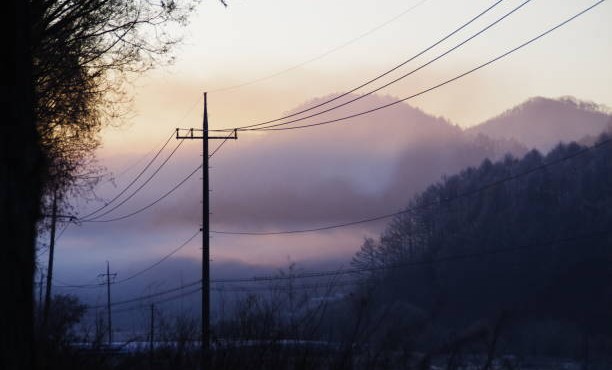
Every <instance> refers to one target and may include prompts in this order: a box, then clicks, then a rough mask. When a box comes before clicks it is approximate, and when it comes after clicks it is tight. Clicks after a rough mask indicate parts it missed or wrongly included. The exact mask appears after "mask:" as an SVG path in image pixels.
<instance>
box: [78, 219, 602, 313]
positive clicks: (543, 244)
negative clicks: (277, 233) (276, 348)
mask: <svg viewBox="0 0 612 370" xmlns="http://www.w3.org/2000/svg"><path fill="white" fill-rule="evenodd" d="M610 234H612V230H603V231H594V232H590V233H583V234H579V235H574V236H569V237H564V238H555V239H549V240H547V241H538V242H531V243H525V244H521V245H518V246H512V247H507V248H497V249H487V250H483V251H479V252H472V253H461V254H454V255H450V256H445V257H439V258H435V259H431V260H420V261H408V262H404V263H396V264H393V265H385V266H373V267H364V268H352V269H338V270H327V271H312V272H306V273H301V274H294V275H275V276H254V277H249V278H234V279H213V280H211V281H210V282H211V283H214V284H236V283H262V282H270V281H286V280H299V279H311V278H321V277H330V276H341V275H352V274H359V273H363V272H375V271H385V270H394V269H398V268H406V267H414V266H425V265H433V264H437V263H442V262H452V261H459V260H464V259H470V258H476V257H484V256H488V255H497V254H503V253H510V252H518V251H522V250H528V249H535V248H542V247H550V246H554V245H557V244H562V243H569V242H575V241H581V240H587V239H594V238H597V237H604V236H608V235H610ZM201 282H202V280H201V279H200V280H197V281H193V282H190V283H188V284H185V285H181V286H179V287H176V288H172V289H167V290H163V291H159V292H156V293H152V294H147V295H144V296H140V297H135V298H131V299H126V300H123V301H116V302H112V303H111V306H112V307H114V306H120V305H125V304H129V303H134V302H140V301H144V300H149V299H152V298H158V297H163V296H165V295H167V294H170V293H175V292H179V291H182V290H185V289H188V288H191V287H194V286H197V285H199V284H201ZM273 288H274V287H271V289H273ZM200 290H201V286H199V287H198V288H197V290H193V291H192V292H190V293H188V294H193V293H195V292H197V291H200ZM180 297H181V296H177V297H175V298H174V299H178V298H180ZM166 298H168V297H166ZM166 298H164V299H166ZM169 300H171V299H169ZM105 307H106V305H96V306H87V307H86V310H88V311H89V310H95V309H100V308H105Z"/></svg>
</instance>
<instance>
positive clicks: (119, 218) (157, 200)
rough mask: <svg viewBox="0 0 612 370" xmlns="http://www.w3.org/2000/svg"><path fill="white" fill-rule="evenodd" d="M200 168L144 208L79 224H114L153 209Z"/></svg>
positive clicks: (198, 167)
mask: <svg viewBox="0 0 612 370" xmlns="http://www.w3.org/2000/svg"><path fill="white" fill-rule="evenodd" d="M200 168H202V165H199V166H197V167H196V168H195V169H194V170H193V171H191V173H189V175H187V176H186V177H185V178H183V179H182V180H181V181H180V182H179V183H178V184H176V185H175V186H174V187H173V188H172V189H170V190H168V191H167V192H166V193H164V194H163V195H162V196H160V197H159V198H157V199H156V200H154V201H153V202H151V203H149V204H147V205H146V206H144V207H142V208H140V209H138V210H136V211H134V212H131V213H128V214H126V215H123V216H120V217H115V218H111V219H107V220H80V222H114V221H120V220H125V219H126V218H128V217H132V216H135V215H137V214H139V213H141V212H144V211H146V210H147V209H149V208H151V207H153V206H154V205H156V204H157V203H159V202H161V201H162V200H163V199H164V198H166V197H168V196H169V195H170V194H172V193H173V192H174V191H176V190H177V189H178V188H180V187H181V186H182V185H183V184H184V183H185V182H187V180H189V179H190V178H191V176H193V175H195V173H196V172H198V170H199V169H200Z"/></svg>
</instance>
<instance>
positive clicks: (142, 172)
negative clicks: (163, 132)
mask: <svg viewBox="0 0 612 370" xmlns="http://www.w3.org/2000/svg"><path fill="white" fill-rule="evenodd" d="M173 137H174V133H173V134H172V135H170V137H169V138H168V140H166V142H165V143H164V145H162V147H161V148H160V149H159V150H158V151H157V153H155V155H154V156H153V158H151V160H149V162H148V163H147V165H146V166H145V167H144V168H143V169H142V170H141V171H140V173H138V175H137V176H136V177H135V178H134V179H133V180H132V181H131V182H130V183H129V184H128V185H127V186H126V187H125V188H124V189H123V190H122V191H121V192H119V194H117V195H116V196H115V197H114V198H113V199H111V200H110V201H108V202H106V203H105V204H104V206H102V207H100V208H98V209H96V210H95V211H93V212H90V213H88V214H86V215H85V216H82V217H81V218H82V219H87V218H89V217H91V216H92V215H94V214H96V213H98V212H100V211H101V210H103V209H104V208H106V207H108V206H109V205H110V204H111V203H113V202H114V201H116V200H117V199H118V198H119V197H120V196H122V195H123V194H124V193H125V192H126V191H127V190H128V189H129V188H130V187H131V186H132V185H134V183H135V182H136V181H138V179H140V177H142V175H144V173H145V172H146V171H147V170H148V169H149V167H150V166H151V165H152V164H153V162H154V161H155V160H156V159H157V157H158V156H159V155H160V154H161V153H162V151H163V150H164V149H165V148H166V146H167V145H168V143H169V142H170V140H172V138H173Z"/></svg>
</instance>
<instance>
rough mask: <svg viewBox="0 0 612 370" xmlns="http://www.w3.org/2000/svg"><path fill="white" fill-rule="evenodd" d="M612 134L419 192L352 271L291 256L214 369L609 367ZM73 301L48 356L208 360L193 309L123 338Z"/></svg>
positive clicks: (55, 363)
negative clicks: (317, 268)
mask: <svg viewBox="0 0 612 370" xmlns="http://www.w3.org/2000/svg"><path fill="white" fill-rule="evenodd" d="M609 140H610V138H609V137H607V136H602V137H600V138H599V139H598V141H597V143H598V144H596V145H595V146H593V147H590V148H588V147H585V146H581V145H578V144H569V145H559V146H558V147H557V148H555V149H554V150H553V151H551V152H550V153H549V154H548V155H546V156H543V155H541V154H540V153H538V152H536V151H533V152H530V153H528V154H527V155H526V156H525V157H524V158H522V159H520V160H519V159H516V158H512V157H507V158H505V159H504V160H502V161H499V162H496V163H492V162H490V161H488V160H486V161H484V162H483V163H482V164H481V165H480V166H479V167H478V168H468V169H466V170H464V171H462V172H461V173H459V174H457V175H454V176H450V177H445V178H444V179H443V180H442V181H440V182H439V183H437V184H434V185H432V186H430V187H429V188H428V189H426V190H425V191H424V192H422V193H421V194H419V195H417V196H416V197H414V198H413V200H412V201H411V202H410V204H409V205H408V207H407V208H406V211H405V212H402V213H400V214H398V215H397V216H396V217H395V218H394V219H393V220H392V221H391V222H390V223H389V225H388V226H387V228H386V229H385V230H384V232H383V233H382V234H381V235H380V237H379V238H378V239H377V240H374V239H367V240H365V242H364V244H363V246H362V248H361V250H360V251H359V252H358V253H357V254H356V255H355V257H354V259H353V269H351V270H350V274H344V272H346V271H344V272H339V273H338V275H337V276H335V277H333V278H332V280H331V281H327V282H326V283H325V284H318V285H317V286H316V287H315V286H313V285H310V286H306V284H305V283H303V282H302V281H301V280H300V279H299V278H300V273H299V272H296V271H295V269H294V268H290V269H289V270H288V272H283V273H282V274H285V277H286V279H284V280H280V281H281V282H280V283H277V284H276V285H273V286H270V287H268V288H270V289H267V290H261V291H254V290H253V291H250V292H249V291H248V290H247V292H245V293H244V294H243V295H242V299H240V300H239V302H238V303H236V304H235V305H234V307H233V308H232V309H231V310H228V311H227V312H224V313H223V315H222V319H220V320H218V321H217V322H216V323H215V325H214V328H213V329H214V332H213V338H212V350H211V353H210V368H213V369H609V368H610V367H611V366H612V355H611V354H612V325H611V323H612V288H611V286H610V283H609V282H610V277H611V271H612V270H611V265H610V263H611V262H612V249H611V245H612V243H611V242H612V235H611V233H612V229H611V228H610V225H612V145H610V144H609ZM346 275H350V276H351V277H350V278H347V277H345V276H346ZM355 275H357V276H358V278H357V279H355ZM349 283H350V288H349V289H346V287H347V285H348V284H349ZM305 288H307V289H305ZM58 299H60V301H59V303H61V304H56V305H54V306H55V307H60V309H59V310H58V311H56V312H55V313H54V314H53V315H52V317H53V319H52V323H53V322H55V321H57V322H56V323H55V324H52V325H50V327H51V328H54V329H53V330H55V332H54V333H47V336H46V338H47V339H46V341H43V342H46V343H47V347H46V348H47V350H48V351H49V353H48V356H47V361H48V363H47V366H48V368H62V369H91V370H95V369H176V370H178V369H197V368H200V366H201V357H200V352H199V344H198V343H199V342H198V339H199V338H198V328H199V323H198V322H197V320H195V319H193V318H190V317H188V316H181V315H178V316H177V315H165V316H163V315H160V318H159V321H158V324H157V325H156V328H155V334H154V336H153V337H151V336H150V332H147V333H148V334H145V335H144V336H141V337H138V336H134V338H133V341H131V342H128V343H124V344H123V346H115V347H112V348H111V347H107V346H105V345H104V344H103V343H105V342H104V340H105V339H104V338H105V337H104V333H103V332H100V331H95V332H96V333H98V334H97V335H90V336H87V335H86V336H85V337H83V334H82V333H79V334H78V335H77V334H75V332H74V331H71V329H70V327H71V324H73V323H74V322H76V321H78V319H79V318H80V317H81V315H82V314H83V307H81V306H79V304H78V302H76V301H71V299H70V298H69V297H58ZM70 312H72V313H74V314H73V315H72V316H71V315H69V314H68V313H70ZM145 331H146V330H145ZM92 332H93V331H92ZM77 343H78V344H77Z"/></svg>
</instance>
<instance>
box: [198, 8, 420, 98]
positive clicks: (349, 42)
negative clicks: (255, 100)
mask: <svg viewBox="0 0 612 370" xmlns="http://www.w3.org/2000/svg"><path fill="white" fill-rule="evenodd" d="M425 2H427V0H421V1H420V2H418V3H417V4H415V5H413V6H411V7H410V8H408V9H406V10H404V11H403V12H401V13H399V14H398V15H396V16H395V17H393V18H391V19H388V20H387V21H385V22H384V23H382V24H380V25H378V26H376V27H374V28H372V29H370V30H369V31H367V32H364V33H362V34H361V35H359V36H357V37H356V38H353V39H351V40H349V41H347V42H344V43H343V44H341V45H339V46H336V47H334V48H332V49H329V50H327V51H326V52H324V53H322V54H319V55H318V56H316V57H314V58H311V59H308V60H306V61H304V62H302V63H299V64H296V65H294V66H292V67H289V68H286V69H284V70H282V71H279V72H276V73H273V74H270V75H267V76H264V77H260V78H257V79H254V80H251V81H248V82H243V83H240V84H237V85H233V86H228V87H223V88H219V89H215V90H211V91H209V92H210V93H216V92H222V91H227V90H233V89H237V88H240V87H244V86H248V85H252V84H255V83H258V82H262V81H265V80H269V79H271V78H273V77H276V76H279V75H282V74H285V73H287V72H290V71H292V70H295V69H297V68H299V67H302V66H304V65H306V64H308V63H312V62H314V61H316V60H319V59H321V58H324V57H326V56H328V55H330V54H332V53H334V52H336V51H338V50H340V49H343V48H345V47H347V46H349V45H350V44H352V43H354V42H356V41H358V40H361V39H362V38H364V37H366V36H368V35H370V34H372V33H374V32H376V31H378V30H379V29H381V28H383V27H385V26H387V25H389V24H391V23H392V22H394V21H396V20H398V19H399V18H401V17H403V16H404V15H406V14H408V13H410V12H411V11H413V10H414V9H416V8H417V7H419V6H421V5H423V4H424V3H425Z"/></svg>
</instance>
